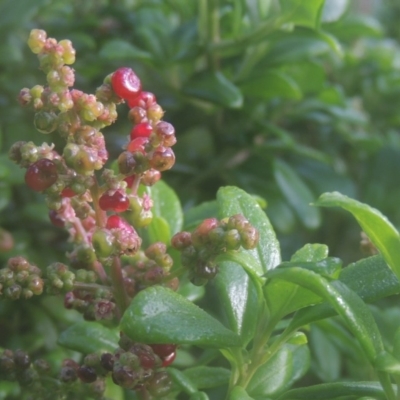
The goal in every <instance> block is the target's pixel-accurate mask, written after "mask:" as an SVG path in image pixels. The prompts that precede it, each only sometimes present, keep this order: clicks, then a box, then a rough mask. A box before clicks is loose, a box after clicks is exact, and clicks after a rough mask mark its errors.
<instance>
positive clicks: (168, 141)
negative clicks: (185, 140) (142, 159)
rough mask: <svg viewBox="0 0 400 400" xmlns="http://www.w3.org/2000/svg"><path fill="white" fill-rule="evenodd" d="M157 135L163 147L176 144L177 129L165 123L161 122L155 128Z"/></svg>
mask: <svg viewBox="0 0 400 400" xmlns="http://www.w3.org/2000/svg"><path fill="white" fill-rule="evenodd" d="M155 133H156V135H157V136H158V138H159V140H160V142H161V143H162V145H163V146H166V147H171V146H173V145H174V144H175V143H176V137H175V128H174V127H173V126H172V125H171V124H170V123H169V122H165V121H160V122H159V123H158V124H157V125H156V127H155Z"/></svg>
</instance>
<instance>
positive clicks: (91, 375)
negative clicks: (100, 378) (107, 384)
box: [77, 365, 97, 383]
mask: <svg viewBox="0 0 400 400" xmlns="http://www.w3.org/2000/svg"><path fill="white" fill-rule="evenodd" d="M77 375H78V378H79V379H80V380H81V381H82V382H84V383H91V382H94V381H95V380H96V379H97V375H96V371H95V369H94V368H92V367H88V366H86V365H82V366H81V367H79V369H78V371H77Z"/></svg>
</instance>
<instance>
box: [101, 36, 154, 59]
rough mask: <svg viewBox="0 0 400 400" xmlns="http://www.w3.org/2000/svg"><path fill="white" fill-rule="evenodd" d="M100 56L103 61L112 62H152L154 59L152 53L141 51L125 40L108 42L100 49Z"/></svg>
mask: <svg viewBox="0 0 400 400" xmlns="http://www.w3.org/2000/svg"><path fill="white" fill-rule="evenodd" d="M99 56H100V57H101V58H103V59H106V60H112V61H123V60H142V61H151V60H152V59H153V58H152V55H151V54H150V53H148V52H147V51H144V50H141V49H139V48H138V47H136V46H134V45H133V44H131V43H129V42H127V41H126V40H123V39H112V40H108V41H107V42H106V43H104V45H103V47H102V48H101V49H100V52H99Z"/></svg>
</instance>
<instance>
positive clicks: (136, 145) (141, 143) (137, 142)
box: [127, 137, 149, 154]
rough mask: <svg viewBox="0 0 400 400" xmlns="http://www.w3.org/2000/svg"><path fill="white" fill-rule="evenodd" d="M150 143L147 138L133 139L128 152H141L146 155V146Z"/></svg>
mask: <svg viewBox="0 0 400 400" xmlns="http://www.w3.org/2000/svg"><path fill="white" fill-rule="evenodd" d="M148 143H149V139H147V138H146V137H137V138H136V139H133V140H132V141H131V142H130V143H129V144H128V147H127V150H128V151H130V152H131V153H135V152H137V151H138V152H140V153H143V154H145V153H146V150H145V146H146V145H147V144H148Z"/></svg>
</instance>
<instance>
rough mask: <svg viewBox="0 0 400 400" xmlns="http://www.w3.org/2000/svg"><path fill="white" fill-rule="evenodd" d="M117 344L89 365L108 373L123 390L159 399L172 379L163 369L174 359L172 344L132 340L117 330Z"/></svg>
mask: <svg viewBox="0 0 400 400" xmlns="http://www.w3.org/2000/svg"><path fill="white" fill-rule="evenodd" d="M119 345H120V347H119V348H118V349H117V350H116V351H115V352H114V354H111V353H104V354H102V356H101V357H100V363H97V365H95V366H94V365H92V368H93V367H94V369H95V371H96V369H97V370H98V369H99V364H100V365H101V367H102V368H103V369H105V370H107V371H110V372H111V376H112V379H113V381H114V383H116V384H117V385H119V386H122V387H124V388H126V389H131V390H135V391H138V392H141V393H142V395H143V394H144V393H148V394H149V395H150V396H152V398H163V396H164V395H166V394H167V393H168V392H169V391H170V389H171V386H172V382H171V380H170V378H169V376H168V374H167V373H166V371H164V370H163V367H167V366H169V365H170V364H172V362H173V361H174V359H175V355H176V346H175V345H173V344H152V345H146V344H142V343H134V342H133V341H132V340H130V339H129V338H128V337H127V336H126V335H124V334H123V333H122V332H121V338H120V341H119Z"/></svg>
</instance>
